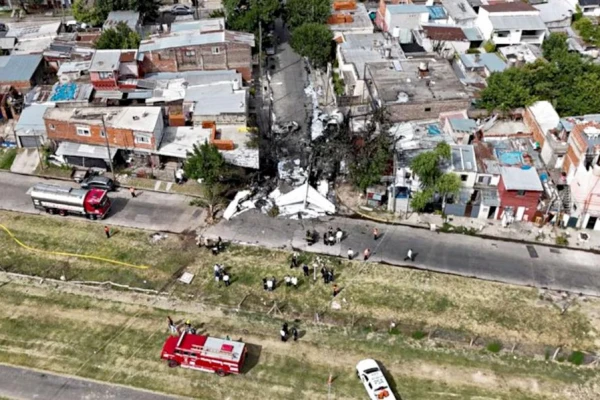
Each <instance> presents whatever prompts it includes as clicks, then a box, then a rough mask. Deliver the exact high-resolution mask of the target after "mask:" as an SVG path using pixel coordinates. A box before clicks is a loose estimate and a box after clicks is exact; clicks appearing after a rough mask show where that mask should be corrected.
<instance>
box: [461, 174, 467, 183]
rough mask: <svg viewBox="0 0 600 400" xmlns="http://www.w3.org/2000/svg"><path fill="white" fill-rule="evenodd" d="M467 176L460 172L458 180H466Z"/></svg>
mask: <svg viewBox="0 0 600 400" xmlns="http://www.w3.org/2000/svg"><path fill="white" fill-rule="evenodd" d="M467 178H468V176H467V175H465V174H462V175H461V176H460V180H461V181H462V182H466V181H467Z"/></svg>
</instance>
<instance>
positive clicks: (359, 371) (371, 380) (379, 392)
mask: <svg viewBox="0 0 600 400" xmlns="http://www.w3.org/2000/svg"><path fill="white" fill-rule="evenodd" d="M356 375H358V378H359V379H360V380H361V381H362V383H363V385H365V389H366V390H367V393H368V395H369V399H371V400H382V399H384V400H396V397H395V396H394V393H393V392H392V389H391V388H390V385H389V384H388V382H387V380H386V379H385V376H384V375H383V372H382V371H381V368H379V364H377V361H375V360H372V359H370V358H368V359H365V360H362V361H359V362H358V364H356Z"/></svg>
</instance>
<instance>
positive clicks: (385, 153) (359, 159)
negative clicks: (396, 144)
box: [350, 131, 392, 192]
mask: <svg viewBox="0 0 600 400" xmlns="http://www.w3.org/2000/svg"><path fill="white" fill-rule="evenodd" d="M391 144H392V143H391V139H390V137H389V135H388V134H386V133H383V131H382V132H381V133H380V134H378V135H376V136H374V137H373V138H372V139H371V140H369V141H366V142H364V143H363V145H362V146H360V147H359V148H358V149H357V152H356V155H355V162H354V163H352V164H351V166H350V177H351V179H352V181H353V183H354V186H356V187H357V188H359V189H360V190H361V191H362V192H365V191H366V190H367V188H368V187H369V186H372V185H374V184H377V183H379V182H381V177H382V176H383V174H384V173H385V170H386V169H387V168H388V165H389V161H390V156H391V152H390V148H391Z"/></svg>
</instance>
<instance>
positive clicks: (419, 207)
mask: <svg viewBox="0 0 600 400" xmlns="http://www.w3.org/2000/svg"><path fill="white" fill-rule="evenodd" d="M432 197H433V190H431V189H424V190H421V191H420V192H417V193H415V194H414V195H413V197H412V199H411V200H410V206H411V207H412V209H413V210H414V211H416V212H421V211H423V210H425V207H427V204H429V202H430V201H431V198H432Z"/></svg>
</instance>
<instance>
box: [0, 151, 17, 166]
mask: <svg viewBox="0 0 600 400" xmlns="http://www.w3.org/2000/svg"><path fill="white" fill-rule="evenodd" d="M16 157H17V149H0V169H5V170H9V169H10V167H11V166H12V164H13V162H14V161H15V158H16Z"/></svg>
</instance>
